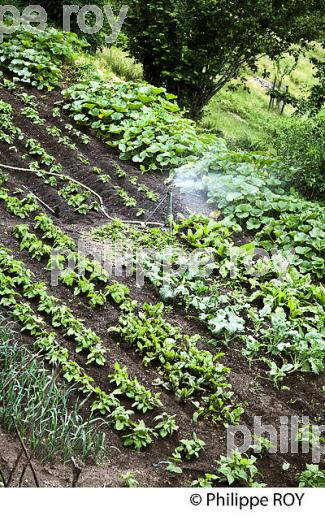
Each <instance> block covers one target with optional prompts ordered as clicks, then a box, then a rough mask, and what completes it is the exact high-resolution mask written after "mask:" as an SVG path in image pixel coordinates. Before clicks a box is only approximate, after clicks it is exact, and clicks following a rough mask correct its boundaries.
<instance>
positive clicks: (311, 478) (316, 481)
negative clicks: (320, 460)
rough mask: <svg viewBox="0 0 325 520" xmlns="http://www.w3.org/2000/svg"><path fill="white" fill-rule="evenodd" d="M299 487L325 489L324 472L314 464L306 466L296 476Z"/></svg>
mask: <svg viewBox="0 0 325 520" xmlns="http://www.w3.org/2000/svg"><path fill="white" fill-rule="evenodd" d="M297 477H298V482H299V487H310V488H322V487H325V471H324V470H322V469H320V468H319V466H318V465H316V464H307V465H306V469H305V470H304V471H302V472H301V473H299V475H297Z"/></svg>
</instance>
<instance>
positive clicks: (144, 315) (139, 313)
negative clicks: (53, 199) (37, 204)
mask: <svg viewBox="0 0 325 520" xmlns="http://www.w3.org/2000/svg"><path fill="white" fill-rule="evenodd" d="M34 220H35V223H36V226H37V228H39V229H40V230H41V232H42V234H43V235H42V239H40V238H38V236H37V235H35V234H33V233H30V232H29V228H28V225H25V224H23V225H20V226H17V227H16V228H15V230H14V235H15V236H16V237H17V238H18V239H19V241H20V247H21V249H23V250H26V251H28V252H30V253H31V255H32V256H33V257H34V258H36V259H38V260H41V259H46V260H47V265H48V269H53V268H58V269H59V272H60V274H59V281H60V282H61V283H63V284H65V285H66V286H68V287H69V288H71V289H72V290H73V291H74V294H76V295H79V294H82V295H85V296H86V299H87V302H88V303H89V304H90V305H91V306H92V307H96V306H98V305H104V304H105V303H106V301H107V298H111V299H112V300H113V301H114V302H115V303H116V304H117V305H118V307H119V309H120V311H121V312H122V315H121V318H120V329H119V330H118V333H119V335H120V336H121V337H122V338H123V340H124V341H126V342H127V343H129V344H131V345H134V346H135V347H138V345H140V343H141V341H144V342H145V344H146V345H148V347H150V349H151V350H152V352H151V354H150V356H149V353H146V358H145V359H144V361H145V363H147V361H148V359H149V357H151V361H152V362H154V363H155V364H156V365H158V367H159V370H160V373H161V375H162V379H163V380H164V381H165V383H164V385H165V386H167V387H168V388H170V389H171V390H172V391H173V392H174V393H176V394H177V395H179V396H180V397H182V398H184V399H191V400H193V399H194V398H195V399H196V401H198V403H199V404H198V403H197V402H195V403H196V406H197V411H196V414H195V416H196V417H197V416H201V415H206V414H208V415H209V416H211V417H212V418H213V419H214V420H215V421H220V420H221V421H226V422H229V423H235V422H237V421H238V420H239V417H240V415H241V414H242V412H243V410H242V408H241V407H240V406H235V405H234V404H233V402H232V392H231V390H230V385H229V383H228V382H227V379H226V376H227V374H228V372H229V370H228V369H227V368H225V367H224V366H223V365H222V364H221V363H220V362H219V361H218V360H219V358H220V356H212V355H211V354H210V352H208V351H206V350H203V349H200V348H198V347H197V343H198V341H199V340H200V337H198V336H194V337H188V336H184V335H183V333H182V332H181V330H180V329H179V328H178V327H174V326H172V325H170V324H169V323H167V322H166V321H165V319H164V317H163V313H164V308H163V305H158V306H156V307H155V306H150V305H144V307H143V308H142V309H141V308H139V307H138V304H137V302H136V301H134V300H132V299H131V298H130V296H129V289H128V288H127V287H126V286H125V285H123V284H120V283H117V282H113V283H112V284H111V285H105V283H107V281H108V279H109V278H108V275H107V273H106V272H105V270H104V269H103V268H102V267H101V266H100V264H98V263H97V262H95V261H93V260H90V259H88V258H86V257H85V256H83V255H82V254H80V253H77V252H76V251H73V250H72V251H71V248H70V251H69V252H66V248H67V247H70V246H71V238H70V237H68V236H67V235H66V234H64V233H62V231H61V230H60V229H59V228H58V227H57V226H55V225H54V223H53V221H52V219H50V218H49V217H47V216H46V215H37V216H36V217H35V219H34ZM44 240H46V241H47V242H51V243H52V245H49V244H48V243H45V242H44ZM57 248H64V251H63V252H62V254H61V253H60V252H59V254H58V255H57V256H54V257H53V256H52V253H53V250H54V249H57ZM72 260H73V263H74V269H71V268H69V265H70V266H71V261H72ZM80 272H82V273H84V274H82V275H80ZM135 325H136V327H135ZM134 327H135V328H134ZM133 328H134V334H136V335H138V336H139V339H138V340H137V341H135V338H136V335H134V336H133V338H134V339H132V341H131V338H130V337H129V336H128V331H129V330H130V329H133ZM115 332H117V329H116V330H115ZM146 336H147V337H146ZM151 343H152V346H151ZM139 350H140V351H142V353H143V354H144V349H141V348H139ZM160 383H161V384H162V381H160ZM201 397H202V398H201Z"/></svg>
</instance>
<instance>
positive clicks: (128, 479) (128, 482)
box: [121, 471, 139, 488]
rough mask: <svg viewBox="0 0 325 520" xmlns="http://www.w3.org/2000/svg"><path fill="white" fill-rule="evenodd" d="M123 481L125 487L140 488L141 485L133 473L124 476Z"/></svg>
mask: <svg viewBox="0 0 325 520" xmlns="http://www.w3.org/2000/svg"><path fill="white" fill-rule="evenodd" d="M121 481H122V484H123V487H128V488H134V487H138V485H139V482H138V481H137V480H136V479H135V478H134V474H133V473H132V472H131V471H128V472H127V473H125V474H124V475H122V477H121Z"/></svg>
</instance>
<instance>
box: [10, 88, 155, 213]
mask: <svg viewBox="0 0 325 520" xmlns="http://www.w3.org/2000/svg"><path fill="white" fill-rule="evenodd" d="M15 88H17V87H15ZM10 89H11V90H12V87H11V88H10ZM15 95H16V97H17V98H18V99H19V100H20V101H22V102H23V103H24V104H25V106H24V108H23V109H22V110H21V113H22V114H23V115H24V116H26V117H27V118H28V119H30V120H31V121H32V122H33V124H34V125H36V126H41V127H44V129H45V130H46V132H47V133H48V135H50V136H52V137H55V138H56V139H57V142H58V144H60V145H63V146H65V147H66V148H67V149H68V150H70V151H72V152H75V153H76V160H78V161H80V162H81V163H82V164H84V165H88V164H89V161H88V159H87V158H86V157H85V156H84V155H83V154H82V153H81V152H79V150H78V147H77V145H76V144H75V143H73V142H72V140H71V139H70V137H69V136H68V135H66V134H64V133H63V132H62V131H61V129H60V128H58V127H57V126H48V125H47V123H46V121H45V119H43V118H41V117H40V116H39V112H38V109H37V102H35V96H32V95H28V94H26V93H15ZM10 107H11V105H10V104H3V106H2V110H1V107H0V110H1V111H3V112H4V114H5V115H6V116H7V117H6V119H5V120H4V122H3V130H2V136H3V140H7V141H8V144H13V143H14V137H15V134H16V133H17V135H18V136H19V137H20V139H21V140H24V139H25V136H24V134H23V133H22V132H21V131H20V129H19V128H16V127H15V126H14V125H13V123H12V116H13V110H12V107H11V108H10ZM8 119H10V126H8V125H7V126H6V123H7V120H8ZM65 129H66V130H68V131H69V132H70V133H72V132H73V134H76V136H77V137H78V138H79V139H80V140H81V142H82V143H83V144H87V143H89V137H88V136H86V135H85V134H82V133H81V132H79V131H78V130H75V129H74V128H73V126H72V125H65ZM8 130H9V131H10V132H9V133H8ZM0 140H1V134H0ZM25 141H26V142H25V148H26V149H27V151H28V155H29V156H31V157H32V158H35V157H36V158H37V161H33V162H31V163H30V164H29V166H30V167H31V168H32V169H39V173H38V176H40V177H42V178H43V179H44V181H45V182H46V183H47V184H49V185H50V186H52V187H57V186H59V185H62V182H63V186H62V188H61V189H59V190H58V194H59V195H60V196H61V197H63V199H65V201H66V202H67V203H68V205H70V206H72V207H74V208H75V210H76V211H77V212H78V213H80V214H87V213H89V212H90V211H91V210H98V204H97V202H93V203H90V199H91V197H92V196H91V195H90V193H89V192H87V191H84V190H83V189H82V188H81V187H80V186H78V185H77V184H76V183H74V182H72V181H68V179H64V175H63V176H62V178H60V180H58V178H57V177H55V176H54V175H51V173H54V174H62V167H61V165H60V164H58V163H57V162H56V160H55V158H54V157H53V156H52V155H50V154H48V153H47V152H46V151H45V149H44V148H43V146H42V145H41V144H40V143H39V142H38V141H37V140H36V139H25ZM22 158H23V159H25V160H28V156H27V155H23V157H22ZM111 166H112V169H113V171H114V172H115V173H116V176H117V177H118V178H119V179H125V180H127V181H128V182H130V184H131V185H132V186H134V187H135V188H136V189H137V191H138V192H139V193H142V194H143V196H144V198H145V199H147V200H148V201H151V202H157V200H158V195H157V194H156V193H155V192H154V191H153V190H151V189H149V188H148V187H147V186H146V185H145V184H144V183H141V182H139V179H138V176H137V175H131V176H130V177H129V176H127V173H126V171H124V170H123V168H121V167H120V166H119V165H118V164H117V163H116V162H115V161H113V162H112V165H111ZM44 170H47V172H45V171H44ZM90 173H91V174H94V175H96V177H97V179H98V181H99V182H101V183H103V184H105V185H108V184H109V185H110V188H111V189H112V190H113V191H114V192H115V193H116V196H117V197H118V198H119V199H120V200H121V201H122V204H123V205H124V206H125V207H127V208H137V210H136V216H137V217H140V216H143V215H144V214H145V213H146V210H145V209H144V208H141V207H139V208H138V201H137V199H136V198H135V197H133V196H131V195H129V193H128V191H127V190H126V189H125V188H123V187H121V186H117V185H115V184H114V183H113V181H112V178H111V176H110V175H109V174H107V173H105V171H104V170H103V169H102V168H98V167H93V168H91V169H90Z"/></svg>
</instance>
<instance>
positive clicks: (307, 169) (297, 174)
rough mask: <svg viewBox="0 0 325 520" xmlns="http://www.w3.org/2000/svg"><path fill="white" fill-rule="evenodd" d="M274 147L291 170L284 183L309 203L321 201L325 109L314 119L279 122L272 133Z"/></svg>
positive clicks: (300, 117) (324, 177)
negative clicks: (308, 200)
mask: <svg viewBox="0 0 325 520" xmlns="http://www.w3.org/2000/svg"><path fill="white" fill-rule="evenodd" d="M274 147H275V149H276V151H277V152H278V154H279V155H280V157H281V158H282V159H283V161H284V162H285V163H287V164H288V165H289V166H294V170H291V174H290V175H289V177H288V176H287V178H286V179H284V180H286V181H287V182H288V183H289V185H291V184H292V185H293V186H295V187H296V188H297V189H298V190H299V191H300V192H301V193H302V194H303V195H305V196H307V197H309V198H311V199H313V198H315V199H317V198H318V199H324V197H325V108H323V109H322V110H321V111H320V112H319V113H318V114H317V115H315V116H307V115H295V116H293V117H291V118H289V119H286V120H284V121H282V122H281V123H280V124H279V125H278V126H277V127H276V130H275V137H274ZM286 173H287V172H286Z"/></svg>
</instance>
